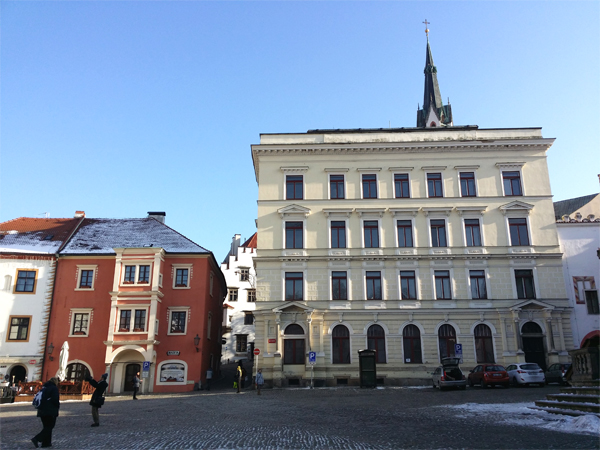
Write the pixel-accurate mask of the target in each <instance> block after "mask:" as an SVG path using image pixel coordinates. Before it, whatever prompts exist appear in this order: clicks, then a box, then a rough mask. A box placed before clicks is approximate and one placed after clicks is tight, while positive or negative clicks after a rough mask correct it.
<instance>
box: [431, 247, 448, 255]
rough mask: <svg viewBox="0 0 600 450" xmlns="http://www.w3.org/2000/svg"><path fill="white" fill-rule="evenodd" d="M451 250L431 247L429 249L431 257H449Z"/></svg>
mask: <svg viewBox="0 0 600 450" xmlns="http://www.w3.org/2000/svg"><path fill="white" fill-rule="evenodd" d="M451 253H452V252H451V250H450V249H449V248H448V247H431V248H430V249H429V254H430V255H449V254H451Z"/></svg>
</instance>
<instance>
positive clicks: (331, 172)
mask: <svg viewBox="0 0 600 450" xmlns="http://www.w3.org/2000/svg"><path fill="white" fill-rule="evenodd" d="M325 172H326V173H327V198H328V199H329V200H333V201H336V200H347V199H348V179H347V178H348V177H346V172H348V169H345V170H343V169H325ZM331 175H339V176H342V177H344V182H343V183H344V198H343V199H341V198H331V178H330V177H331Z"/></svg>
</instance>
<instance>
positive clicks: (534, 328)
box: [521, 322, 543, 334]
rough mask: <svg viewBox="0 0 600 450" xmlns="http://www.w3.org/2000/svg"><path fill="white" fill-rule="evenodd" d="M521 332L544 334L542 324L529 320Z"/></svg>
mask: <svg viewBox="0 0 600 450" xmlns="http://www.w3.org/2000/svg"><path fill="white" fill-rule="evenodd" d="M521 334H543V333H542V329H541V328H540V326H539V325H538V324H537V323H535V322H527V323H525V324H524V325H523V328H521Z"/></svg>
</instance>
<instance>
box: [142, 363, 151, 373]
mask: <svg viewBox="0 0 600 450" xmlns="http://www.w3.org/2000/svg"><path fill="white" fill-rule="evenodd" d="M142 370H143V371H144V372H149V371H150V361H144V364H143V365H142Z"/></svg>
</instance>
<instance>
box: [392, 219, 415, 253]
mask: <svg viewBox="0 0 600 450" xmlns="http://www.w3.org/2000/svg"><path fill="white" fill-rule="evenodd" d="M401 220H408V221H410V228H411V231H412V241H413V245H412V247H400V240H399V239H398V222H399V221H401ZM394 232H395V233H394V234H395V241H396V248H399V249H403V248H410V249H413V248H417V245H416V244H417V236H416V234H417V230H416V228H415V219H414V217H406V216H405V217H402V216H397V215H395V216H394Z"/></svg>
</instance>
